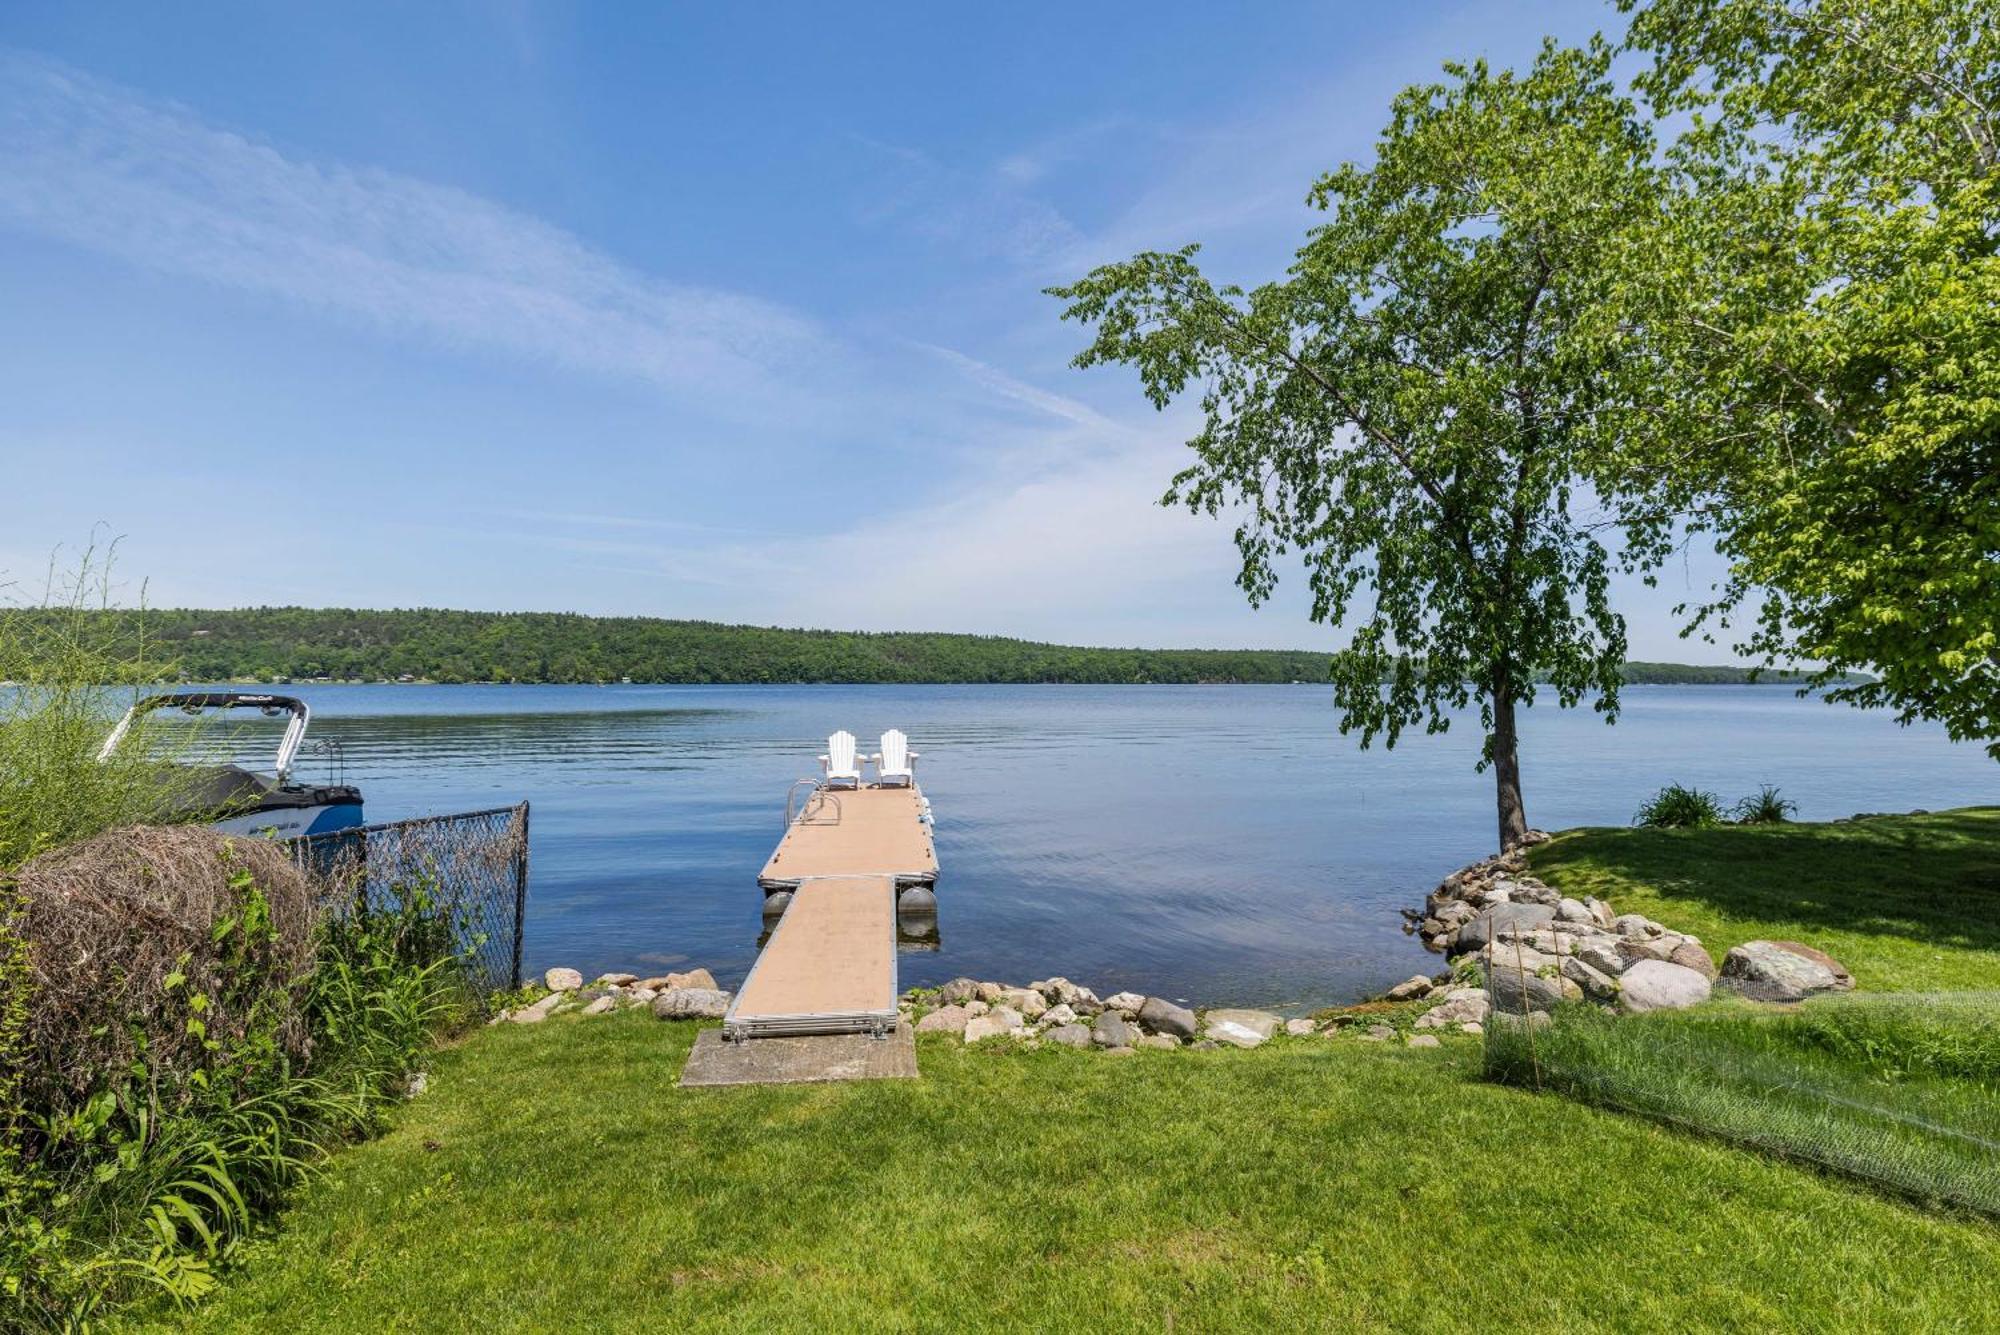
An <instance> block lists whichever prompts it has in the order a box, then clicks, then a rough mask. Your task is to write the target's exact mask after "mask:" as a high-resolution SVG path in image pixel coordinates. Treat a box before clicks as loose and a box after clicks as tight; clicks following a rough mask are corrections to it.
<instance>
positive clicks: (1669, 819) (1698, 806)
mask: <svg viewBox="0 0 2000 1335" xmlns="http://www.w3.org/2000/svg"><path fill="white" fill-rule="evenodd" d="M1722 820H1723V816H1722V802H1721V800H1720V799H1719V798H1717V797H1716V795H1715V794H1714V793H1711V792H1708V791H1706V790H1705V789H1701V788H1689V787H1686V786H1684V785H1682V784H1678V783H1670V784H1668V785H1667V786H1666V787H1664V788H1662V789H1660V791H1659V792H1657V793H1654V794H1653V795H1652V796H1651V797H1649V798H1647V799H1646V800H1645V802H1643V803H1642V804H1640V807H1639V810H1638V812H1637V813H1636V814H1634V815H1633V817H1632V823H1633V824H1634V825H1646V826H1651V827H1654V828H1656V829H1681V830H1699V829H1705V828H1707V827H1708V826H1711V825H1720V824H1722Z"/></svg>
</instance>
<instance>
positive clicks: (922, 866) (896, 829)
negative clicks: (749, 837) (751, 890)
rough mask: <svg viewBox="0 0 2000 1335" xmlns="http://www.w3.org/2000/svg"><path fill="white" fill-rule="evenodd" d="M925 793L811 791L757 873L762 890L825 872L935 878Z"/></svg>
mask: <svg viewBox="0 0 2000 1335" xmlns="http://www.w3.org/2000/svg"><path fill="white" fill-rule="evenodd" d="M923 804H924V798H923V794H922V793H921V792H920V791H918V789H917V788H916V787H915V786H911V787H908V788H849V789H843V790H841V791H838V792H829V791H821V792H817V793H814V794H813V795H812V797H811V798H809V799H808V800H807V802H806V807H805V810H804V811H802V812H801V813H800V814H799V817H798V819H796V820H794V821H793V822H792V823H791V824H790V825H788V826H786V827H785V837H784V838H783V839H780V840H779V841H778V847H777V848H776V850H775V851H773V852H772V854H771V860H770V861H769V862H766V863H765V864H764V870H763V871H761V872H759V873H758V875H757V884H759V885H761V886H763V887H764V888H765V889H766V890H789V889H791V888H793V887H794V886H797V885H799V884H800V883H801V882H804V881H809V880H814V879H817V878H822V877H827V876H863V875H875V876H891V877H894V878H895V881H896V884H897V885H929V884H930V883H931V882H933V881H935V880H937V874H938V860H937V848H936V846H935V845H933V844H932V842H931V827H930V826H929V825H926V824H925V823H924V821H923V812H924V805H923Z"/></svg>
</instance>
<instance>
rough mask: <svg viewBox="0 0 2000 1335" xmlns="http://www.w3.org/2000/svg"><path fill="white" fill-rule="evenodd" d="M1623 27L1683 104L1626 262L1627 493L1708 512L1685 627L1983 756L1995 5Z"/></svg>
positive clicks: (1994, 729)
mask: <svg viewBox="0 0 2000 1335" xmlns="http://www.w3.org/2000/svg"><path fill="white" fill-rule="evenodd" d="M1621 5H1622V7H1624V8H1626V9H1628V10H1631V9H1634V8H1635V0H1621ZM1628 42H1629V44H1630V46H1631V47H1632V48H1634V49H1635V50H1637V51H1639V52H1641V53H1644V54H1646V55H1648V56H1650V57H1651V65H1650V68H1648V69H1646V70H1645V71H1644V72H1643V73H1642V74H1641V75H1640V77H1639V79H1638V85H1639V87H1640V88H1641V89H1642V90H1643V91H1644V93H1645V94H1646V96H1647V97H1648V98H1649V99H1650V100H1651V103H1652V105H1653V108H1654V110H1655V112H1656V113H1657V114H1658V115H1660V116H1662V117H1674V118H1676V121H1677V123H1681V124H1685V125H1686V126H1688V128H1687V129H1686V130H1685V132H1684V133H1682V134H1680V135H1679V136H1677V138H1676V141H1675V142H1674V143H1673V145H1672V146H1671V148H1670V151H1669V153H1668V155H1667V161H1668V163H1669V164H1670V166H1671V168H1672V173H1673V178H1674V184H1675V189H1674V191H1673V193H1672V200H1673V203H1672V207H1671V208H1670V209H1669V211H1668V225H1666V226H1663V227H1661V228H1659V229H1656V230H1655V231H1653V232H1651V233H1649V234H1647V235H1646V236H1644V237H1643V238H1642V240H1643V244H1641V245H1639V246H1637V247H1635V249H1634V250H1633V252H1632V253H1631V254H1630V255H1629V256H1628V258H1627V264H1626V272H1627V274H1628V275H1629V277H1630V280H1631V281H1630V283H1629V286H1628V287H1627V288H1626V289H1625V292H1626V296H1627V297H1628V298H1629V299H1630V300H1631V302H1632V304H1633V310H1632V313H1631V316H1630V324H1631V327H1632V328H1633V330H1634V331H1635V341H1634V348H1633V351H1634V357H1633V365H1634V367H1635V368H1640V369H1643V370H1644V371H1645V372H1646V374H1645V375H1644V376H1643V377H1641V378H1640V379H1638V380H1637V381H1636V382H1635V384H1634V387H1633V388H1634V395H1633V399H1632V402H1631V404H1630V405H1629V406H1630V411H1629V412H1628V413H1627V414H1626V415H1625V418H1624V423H1625V432H1626V438H1625V446H1626V459H1625V468H1624V471H1623V475H1622V477H1621V478H1620V480H1619V485H1620V486H1621V487H1622V488H1623V489H1625V490H1626V491H1627V493H1628V497H1629V505H1628V509H1627V515H1628V517H1630V518H1633V519H1635V520H1639V521H1642V524H1643V528H1644V537H1645V540H1646V541H1648V542H1650V543H1651V544H1653V545H1654V547H1655V548H1656V549H1658V548H1663V547H1664V546H1666V545H1667V544H1669V543H1672V542H1674V541H1678V540H1680V539H1681V538H1683V537H1684V536H1685V535H1686V534H1687V533H1688V532H1690V531H1696V532H1699V531H1702V530H1709V531H1712V532H1713V533H1714V534H1715V535H1716V544H1717V547H1718V549H1719V550H1720V551H1721V552H1722V553H1723V554H1724V555H1725V556H1726V557H1727V558H1728V559H1729V561H1730V563H1731V564H1730V570H1729V573H1728V576H1727V578H1726V580H1725V581H1723V582H1722V583H1721V584H1720V585H1718V586H1717V587H1716V588H1715V589H1714V590H1713V592H1712V594H1711V595H1710V596H1708V597H1707V598H1706V599H1704V600H1701V602H1700V605H1699V606H1698V607H1696V608H1695V609H1694V612H1695V620H1694V626H1695V627H1697V628H1700V629H1702V631H1703V633H1704V634H1712V633H1713V631H1712V630H1711V629H1710V628H1711V627H1713V628H1714V629H1727V628H1729V627H1730V626H1731V625H1732V624H1735V625H1737V626H1738V627H1739V631H1740V633H1742V634H1743V636H1744V639H1743V642H1742V643H1741V644H1739V645H1738V646H1737V647H1738V648H1739V649H1742V650H1747V651H1749V652H1751V653H1754V654H1757V655H1759V656H1760V657H1762V658H1763V659H1764V660H1765V661H1767V662H1777V661H1781V660H1789V659H1805V660H1816V661H1818V662H1820V663H1822V664H1824V665H1825V670H1824V672H1823V673H1822V674H1821V679H1822V680H1824V681H1828V682H1833V681H1834V679H1835V678H1836V677H1838V676H1839V674H1841V673H1844V672H1846V671H1848V670H1849V669H1854V668H1860V669H1865V670H1867V671H1869V672H1871V673H1873V674H1874V679H1873V680H1869V681H1860V682H1848V683H1837V682H1836V683H1835V689H1834V690H1832V691H1831V692H1830V694H1831V695H1832V696H1834V697H1835V698H1846V699H1850V700H1854V701H1856V702H1859V703H1862V704H1869V705H1886V706H1890V707H1893V708H1895V709H1897V710H1898V711H1899V714H1900V717H1901V718H1902V719H1903V720H1904V721H1906V722H1907V721H1909V720H1910V719H1912V718H1916V717H1928V718H1935V719H1938V720H1940V721H1942V722H1943V723H1944V725H1945V726H1946V728H1947V729H1948V730H1949V731H1950V732H1951V734H1952V735H1953V736H1954V737H1957V738H1961V739H1968V738H1977V739H1982V740H1986V741H1988V742H1990V743H1992V745H1991V746H1990V747H1989V749H1990V750H1992V751H1993V752H1994V754H1995V755H1996V757H2000V740H1995V739H2000V258H1996V248H2000V22H1996V20H1995V17H1994V11H1993V9H1992V6H1991V5H1990V4H1989V3H1986V0H1976V2H1975V0H1800V2H1796V3H1779V2H1778V0H1654V3H1650V4H1647V5H1645V6H1644V7H1643V8H1638V10H1637V12H1636V13H1635V14H1634V17H1633V21H1632V25H1631V30H1630V34H1629V37H1628Z"/></svg>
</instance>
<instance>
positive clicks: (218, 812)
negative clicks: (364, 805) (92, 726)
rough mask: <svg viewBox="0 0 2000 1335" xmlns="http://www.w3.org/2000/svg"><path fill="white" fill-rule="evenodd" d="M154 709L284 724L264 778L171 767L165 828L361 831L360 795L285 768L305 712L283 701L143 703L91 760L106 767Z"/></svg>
mask: <svg viewBox="0 0 2000 1335" xmlns="http://www.w3.org/2000/svg"><path fill="white" fill-rule="evenodd" d="M158 709H178V710H180V711H181V712H182V713H184V714H197V715H198V714H204V713H207V712H208V711H209V710H224V711H227V710H234V709H254V710H256V711H257V712H258V713H260V714H262V715H263V716H264V717H266V718H279V717H283V718H285V720H286V722H285V731H284V735H283V736H282V737H281V738H279V740H278V754H277V757H276V759H275V761H274V763H273V765H272V767H271V769H270V770H269V771H259V770H251V769H245V768H244V767H243V766H241V765H235V764H226V763H225V764H178V763H177V764H175V765H174V766H173V768H174V769H175V770H176V771H178V772H179V775H178V780H177V782H175V783H174V785H173V787H172V790H171V791H170V792H167V793H166V794H164V795H163V799H162V802H161V806H160V809H159V811H158V812H157V813H155V815H156V819H159V820H163V821H167V822H189V821H207V822H209V823H211V824H213V825H214V826H215V828H216V829H218V830H222V831H224V832H226V833H229V834H255V835H266V836H269V837H272V838H278V839H292V838H297V837H299V836H301V835H308V834H326V833H328V832H330V831H333V830H345V829H351V828H353V827H355V826H358V825H360V824H362V815H361V790H360V789H358V788H355V787H352V786H351V785H349V784H346V783H327V784H313V783H297V782H294V781H293V778H292V766H293V763H294V762H295V761H296V760H297V759H298V755H299V748H300V747H301V746H302V745H303V744H304V742H305V737H306V725H307V723H308V722H310V721H311V718H312V711H311V710H310V709H308V708H307V707H306V702H305V701H303V700H300V699H298V698H296V697H294V696H289V695H262V694H253V693H250V692H246V691H185V692H172V693H169V694H165V695H149V696H146V697H145V698H144V699H141V700H139V701H138V702H137V703H135V704H134V705H133V706H132V707H131V708H130V709H128V710H126V711H125V717H124V718H122V719H120V720H119V721H118V726H117V727H115V728H113V729H112V730H111V735H110V736H109V737H106V738H105V739H104V745H103V747H101V748H100V749H99V751H98V753H97V758H98V759H99V760H100V761H103V760H108V759H110V757H111V756H112V755H113V754H114V753H116V752H117V750H118V748H119V747H120V746H121V745H123V744H124V743H125V742H126V739H127V738H128V737H129V736H130V734H131V732H132V729H133V725H134V724H135V723H136V722H137V721H138V720H139V719H140V718H141V717H142V716H143V715H146V714H149V713H152V712H153V711H154V710H158Z"/></svg>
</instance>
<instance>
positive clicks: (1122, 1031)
mask: <svg viewBox="0 0 2000 1335" xmlns="http://www.w3.org/2000/svg"><path fill="white" fill-rule="evenodd" d="M1138 1036H1139V1031H1138V1030H1136V1029H1134V1028H1133V1027H1132V1026H1131V1025H1130V1024H1129V1023H1128V1022H1127V1021H1126V1019H1125V1017H1124V1016H1122V1015H1120V1014H1119V1013H1118V1012H1117V1011H1105V1012H1103V1013H1102V1014H1100V1015H1099V1016H1098V1017H1097V1023H1096V1024H1095V1025H1093V1026H1092V1027H1091V1033H1090V1041H1091V1042H1093V1043H1095V1044H1097V1046H1098V1047H1100V1048H1129V1047H1131V1046H1132V1040H1133V1039H1135V1038H1137V1037H1138Z"/></svg>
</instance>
